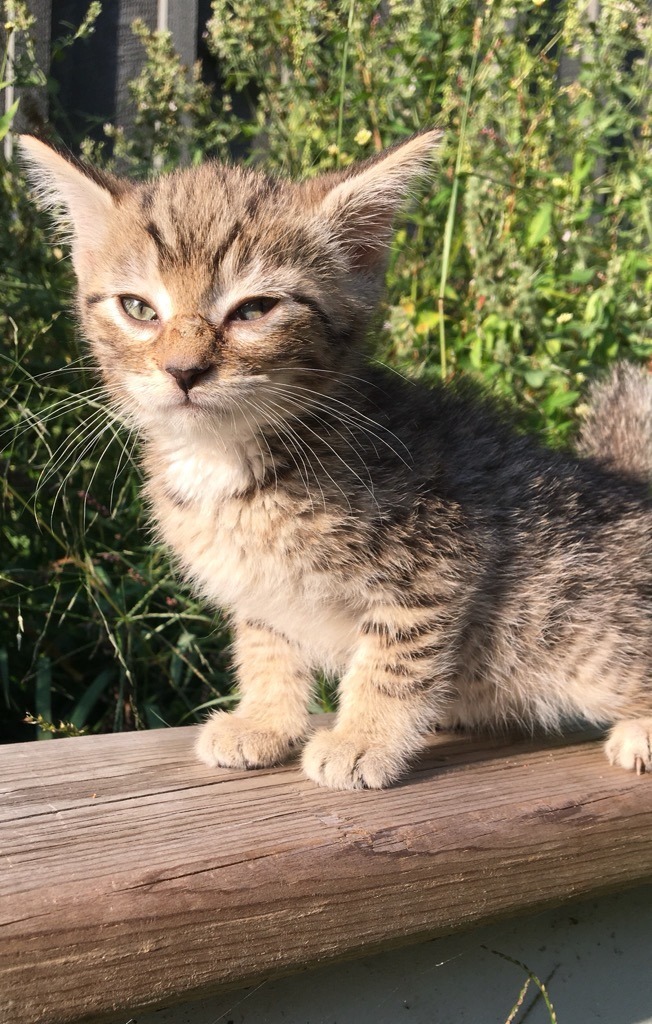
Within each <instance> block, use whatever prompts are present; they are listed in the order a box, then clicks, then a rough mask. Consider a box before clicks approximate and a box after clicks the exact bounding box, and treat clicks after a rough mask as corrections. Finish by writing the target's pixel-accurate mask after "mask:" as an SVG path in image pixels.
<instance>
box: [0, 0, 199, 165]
mask: <svg viewBox="0 0 652 1024" xmlns="http://www.w3.org/2000/svg"><path fill="white" fill-rule="evenodd" d="M88 3H89V0H28V3H27V7H28V9H29V11H30V13H31V14H32V15H33V16H34V17H35V18H36V24H35V27H34V30H33V34H34V40H35V44H36V59H37V62H38V65H39V67H40V68H41V70H42V71H43V72H44V74H45V75H46V76H48V77H49V79H50V81H51V86H50V88H46V87H45V86H43V87H29V88H22V89H21V88H17V89H16V90H15V91H14V90H11V89H7V90H5V100H4V106H5V109H8V108H9V107H10V106H11V104H12V103H13V101H14V100H15V99H18V98H20V104H19V108H18V113H17V116H16V121H15V125H14V127H15V129H16V131H19V132H20V131H37V132H38V131H39V129H40V128H41V127H42V126H43V124H44V123H45V122H46V121H50V122H51V123H52V124H53V125H54V127H55V128H56V130H57V132H58V134H59V135H60V136H61V138H62V139H63V140H64V142H66V143H67V144H68V145H70V146H71V147H72V148H74V147H75V144H76V143H77V142H78V140H79V139H80V137H82V136H84V135H90V136H91V137H95V138H97V139H100V138H101V137H102V125H103V124H105V123H106V122H107V121H108V122H112V123H117V124H120V125H123V126H125V127H128V126H129V124H130V122H131V120H132V117H133V110H132V104H131V100H130V96H129V89H128V83H129V82H130V81H131V80H132V79H133V78H135V77H136V75H137V74H138V72H139V71H140V68H141V66H142V64H143V59H144V54H143V48H142V44H141V43H140V42H139V40H138V39H137V38H136V37H135V36H134V34H133V32H132V31H131V25H132V23H133V22H134V20H135V19H137V18H140V19H141V20H142V21H144V22H145V24H146V25H147V26H148V27H149V28H152V29H154V28H158V29H169V30H170V31H171V33H172V36H173V39H174V45H175V47H176V49H177V52H178V53H179V55H180V57H181V60H182V62H183V63H184V64H185V65H186V66H188V67H190V66H191V65H192V64H193V63H194V61H195V60H197V59H198V58H201V57H202V56H203V54H204V43H203V34H204V29H205V26H206V22H207V20H208V18H209V17H210V0H104V2H103V4H102V10H101V13H100V15H99V17H98V19H97V21H96V22H95V30H94V32H93V33H92V34H91V35H90V36H89V37H87V38H85V39H79V40H76V41H75V42H74V43H73V44H72V46H70V47H69V48H67V49H65V50H64V51H63V52H62V53H61V54H60V55H59V56H58V59H56V60H53V59H52V55H53V53H54V54H56V53H57V46H56V42H57V40H58V39H60V38H61V37H63V36H65V35H69V34H70V31H71V26H73V27H77V26H78V25H79V24H81V22H82V21H83V19H84V16H85V14H86V12H87V10H88ZM1 8H2V3H1V2H0V9H1ZM11 11H12V3H11V0H8V2H6V3H5V11H4V13H5V18H6V21H7V22H9V23H11ZM7 15H8V17H7ZM1 20H2V19H0V21H1ZM0 45H2V49H3V50H4V48H5V47H8V49H9V56H10V64H11V62H12V60H13V61H16V60H19V59H20V53H16V52H15V50H16V46H18V47H20V45H21V43H20V36H19V35H18V34H17V33H16V36H15V38H12V33H11V31H9V32H7V31H6V30H3V29H2V28H1V27H0ZM6 77H7V78H9V77H10V74H9V75H7V76H6ZM3 113H4V110H0V116H1V115H2V114H3ZM10 147H11V140H10V139H7V140H6V146H5V152H6V155H9V153H8V152H7V149H10Z"/></svg>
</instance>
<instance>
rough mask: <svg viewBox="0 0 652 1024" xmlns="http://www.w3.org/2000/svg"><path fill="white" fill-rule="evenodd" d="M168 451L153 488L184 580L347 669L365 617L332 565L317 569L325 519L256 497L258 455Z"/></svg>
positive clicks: (272, 495) (265, 495)
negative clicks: (349, 595) (345, 591)
mask: <svg viewBox="0 0 652 1024" xmlns="http://www.w3.org/2000/svg"><path fill="white" fill-rule="evenodd" d="M162 454H163V453H161V452H159V453H158V457H157V459H156V460H155V461H154V462H153V463H151V464H153V465H154V466H155V471H154V473H153V474H152V478H151V483H150V488H149V490H150V494H151V497H152V504H153V510H154V514H155V517H156V520H157V522H158V525H159V528H160V531H161V534H162V536H163V539H164V540H165V542H166V543H167V544H168V546H169V547H170V548H171V549H172V550H173V551H174V553H175V555H176V556H177V559H178V561H179V563H180V564H181V565H182V567H183V570H184V573H185V575H186V576H187V577H188V578H189V579H191V580H192V582H193V583H194V585H195V586H196V587H197V589H198V590H199V591H200V592H201V593H202V594H203V595H204V596H205V597H206V598H207V599H208V600H209V601H210V602H211V604H213V605H217V606H218V607H221V608H224V609H226V610H227V611H228V612H231V613H232V614H234V615H235V617H236V618H240V619H248V620H254V621H257V622H264V623H266V624H267V625H269V626H271V627H272V628H274V629H276V630H279V631H280V632H282V633H284V634H285V635H286V636H288V637H289V638H290V639H292V640H294V641H295V642H296V643H297V644H298V645H300V646H301V647H302V648H304V649H305V650H306V652H307V653H308V654H309V657H310V659H311V661H312V662H313V663H314V664H315V665H318V666H319V667H322V668H325V669H327V670H333V671H337V670H339V669H341V668H342V667H343V666H344V665H345V664H346V663H347V662H348V660H349V657H350V654H351V650H352V646H353V643H354V638H355V635H356V632H357V626H358V617H359V613H357V612H356V611H355V610H354V608H353V607H352V604H351V602H350V601H348V600H347V599H346V597H345V595H344V592H343V591H344V589H345V588H342V587H341V581H340V583H338V580H337V578H336V575H335V574H334V573H329V571H328V566H327V565H326V567H325V568H324V567H323V566H322V567H320V568H319V569H316V568H315V558H314V555H315V544H318V542H319V537H320V536H322V535H323V533H324V531H325V529H327V526H328V524H327V522H326V521H325V519H326V514H325V513H323V512H321V511H315V513H314V515H310V516H307V517H301V516H297V514H296V509H295V508H293V507H292V505H291V504H290V503H289V501H288V499H287V498H286V497H285V496H284V495H283V494H282V492H281V491H280V489H279V491H278V492H277V491H276V489H275V488H274V487H273V486H272V487H269V488H267V489H265V490H261V491H260V492H257V491H256V490H255V489H253V490H252V484H254V485H255V481H256V479H259V474H260V470H261V466H262V463H261V460H260V453H259V451H258V450H257V449H256V451H255V452H253V453H252V452H251V450H249V451H247V449H246V448H245V447H244V446H238V447H236V446H234V447H233V448H232V449H231V450H228V451H225V450H223V449H222V448H221V447H217V446H215V447H213V448H212V449H211V447H209V446H208V445H204V446H195V445H193V446H192V448H190V446H188V445H184V446H181V445H179V446H177V447H175V448H174V449H173V450H168V451H167V452H166V453H165V456H164V457H161V456H162ZM252 454H253V457H252ZM243 495H244V496H243Z"/></svg>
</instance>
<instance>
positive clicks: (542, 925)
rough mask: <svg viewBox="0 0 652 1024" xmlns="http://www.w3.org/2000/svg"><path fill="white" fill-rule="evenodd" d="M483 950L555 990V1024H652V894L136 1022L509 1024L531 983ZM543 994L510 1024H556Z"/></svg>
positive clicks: (574, 908) (581, 906)
mask: <svg viewBox="0 0 652 1024" xmlns="http://www.w3.org/2000/svg"><path fill="white" fill-rule="evenodd" d="M342 913H343V914H346V907H343V908H342ZM483 946H488V947H489V948H490V949H492V950H498V951H500V952H501V953H503V954H505V955H506V956H510V957H513V958H515V959H517V960H521V961H522V962H523V963H525V964H527V966H528V967H529V969H530V970H531V971H533V972H534V973H535V974H537V975H538V976H539V978H541V979H542V980H544V981H547V983H548V990H549V993H550V997H551V1000H552V1003H553V1005H554V1009H555V1011H556V1015H557V1024H598V1022H600V1024H652V886H648V887H645V888H640V889H635V890H632V891H630V892H627V893H621V894H619V895H615V896H611V897H608V898H603V899H601V900H599V901H591V902H587V903H577V904H571V905H569V906H568V907H566V908H565V909H563V910H556V911H548V912H546V913H543V914H539V915H537V916H535V917H529V918H524V919H520V920H512V921H509V922H508V923H504V924H501V925H495V926H493V927H487V928H483V929H478V930H476V931H473V932H468V933H465V934H462V935H456V936H451V937H449V938H444V939H436V940H433V941H431V942H426V943H423V944H422V945H419V946H412V947H408V948H405V949H401V950H397V951H395V952H390V953H383V954H380V955H378V956H374V957H369V958H367V959H364V960H358V961H354V962H351V963H347V964H339V965H332V966H329V967H322V968H319V969H317V970H312V971H309V972H307V973H305V974H302V975H299V976H294V977H292V978H284V979H282V980H280V981H275V982H265V983H263V984H262V985H259V986H258V987H257V988H255V989H251V990H245V991H241V992H237V993H230V994H229V995H227V996H221V997H219V998H214V999H206V1000H202V1001H200V1002H196V1003H187V1004H185V1005H183V1006H181V1007H176V1008H174V1009H168V1010H159V1011H157V1012H154V1013H151V1012H150V1013H137V1014H134V1016H133V1017H132V1018H131V1021H132V1022H133V1024H505V1022H506V1021H507V1020H508V1018H509V1016H510V1012H511V1011H512V1009H513V1007H514V1004H515V1003H516V1000H517V997H518V994H519V991H520V989H521V986H522V985H523V982H524V981H525V979H526V977H527V976H526V975H525V973H524V972H523V970H522V969H521V968H519V967H518V966H516V965H514V964H512V963H509V962H507V961H506V960H504V959H502V958H501V957H499V956H498V955H496V954H495V953H492V952H489V951H488V950H486V949H483ZM215 955H216V956H219V949H218V948H216V950H215ZM536 992H537V990H536V988H535V986H534V985H533V984H532V985H530V988H529V989H528V992H527V995H526V997H525V1000H524V1002H523V1005H522V1007H521V1008H520V1010H519V1011H518V1013H517V1014H516V1015H515V1016H514V1018H513V1020H512V1022H510V1024H523V1022H526V1024H550V1019H551V1018H550V1015H549V1013H548V1011H547V1009H546V1007H545V1005H544V1003H543V1001H542V1000H541V998H539V999H536V998H535V997H536ZM533 1003H534V1005H533ZM129 1019H130V1018H128V1017H125V1018H124V1021H123V1024H127V1021H128V1020H129Z"/></svg>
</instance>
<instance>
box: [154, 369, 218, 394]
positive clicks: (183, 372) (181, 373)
mask: <svg viewBox="0 0 652 1024" xmlns="http://www.w3.org/2000/svg"><path fill="white" fill-rule="evenodd" d="M212 366H213V364H212V363H202V364H201V366H184V367H181V366H166V367H165V369H166V372H167V373H169V374H170V376H171V377H174V379H175V380H176V382H177V384H178V385H179V387H180V388H181V390H182V391H183V392H184V394H186V395H187V394H188V392H189V391H190V389H191V388H193V387H194V386H195V384H196V383H197V381H198V380H199V378H200V377H203V376H204V375H205V374H206V373H208V371H209V370H210V369H212Z"/></svg>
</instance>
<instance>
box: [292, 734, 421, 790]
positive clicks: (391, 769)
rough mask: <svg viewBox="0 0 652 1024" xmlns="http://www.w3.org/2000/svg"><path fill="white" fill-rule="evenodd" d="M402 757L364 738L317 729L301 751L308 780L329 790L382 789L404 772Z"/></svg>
mask: <svg viewBox="0 0 652 1024" xmlns="http://www.w3.org/2000/svg"><path fill="white" fill-rule="evenodd" d="M404 769H405V759H404V758H403V757H401V756H399V755H397V754H396V753H395V752H394V751H391V750H388V749H387V748H386V747H382V746H374V745H372V744H370V743H368V742H365V739H364V738H360V739H356V737H355V736H354V735H351V734H340V733H338V732H337V730H336V729H334V730H333V731H330V730H328V729H324V730H320V732H318V733H317V735H316V736H313V738H312V739H311V740H310V742H309V743H308V745H307V746H306V749H305V750H304V752H303V770H304V771H305V773H306V775H307V776H308V778H309V779H312V781H313V782H316V783H318V785H320V786H328V787H329V789H384V788H385V787H386V786H390V785H391V784H392V782H395V781H396V779H397V778H398V777H399V775H401V774H402V773H403V771H404Z"/></svg>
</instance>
